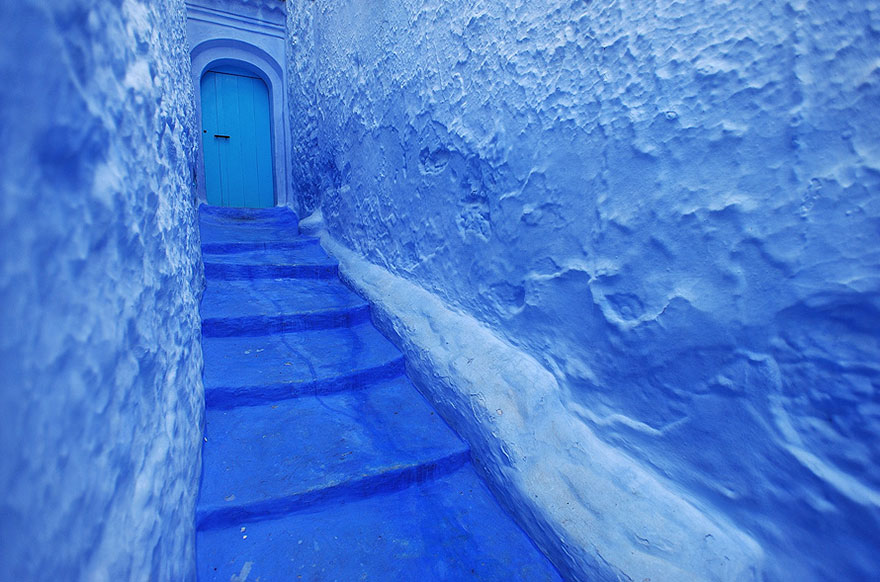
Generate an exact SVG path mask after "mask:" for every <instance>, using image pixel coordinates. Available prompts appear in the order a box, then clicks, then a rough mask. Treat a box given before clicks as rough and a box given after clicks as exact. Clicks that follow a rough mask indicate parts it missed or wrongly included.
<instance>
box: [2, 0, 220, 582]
mask: <svg viewBox="0 0 880 582" xmlns="http://www.w3.org/2000/svg"><path fill="white" fill-rule="evenodd" d="M0 22H3V23H4V25H5V26H4V29H5V30H4V39H3V42H2V43H0V74H2V78H3V79H4V87H3V89H2V90H0V184H2V189H0V191H2V196H0V248H2V249H3V256H2V259H0V302H2V305H3V307H2V310H0V329H2V333H0V366H2V368H0V409H2V410H3V421H2V422H0V457H2V458H0V488H2V491H3V495H2V499H0V538H2V540H3V543H2V545H0V579H3V580H157V581H158V580H186V579H194V572H195V568H194V549H195V548H194V546H195V543H194V540H195V537H194V514H195V495H196V491H197V486H198V476H199V471H200V445H201V425H202V414H203V413H202V406H203V404H202V403H203V391H202V385H201V349H200V343H199V342H200V333H199V326H198V323H199V320H198V312H197V304H198V298H199V294H200V289H201V282H202V275H201V266H200V259H199V252H198V239H197V231H196V227H195V212H194V206H193V204H194V202H193V190H192V169H193V166H192V164H193V160H194V153H195V151H194V146H195V141H194V139H195V137H196V135H195V129H194V112H193V106H192V86H191V81H190V75H189V60H188V54H187V52H186V42H185V33H184V9H183V2H182V1H175V0H166V1H162V2H146V1H144V2H137V1H134V0H123V1H121V2H113V3H111V2H99V3H95V2H90V1H87V0H69V1H60V2H42V1H38V0H29V1H23V2H2V3H0Z"/></svg>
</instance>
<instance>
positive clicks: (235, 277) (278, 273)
mask: <svg viewBox="0 0 880 582" xmlns="http://www.w3.org/2000/svg"><path fill="white" fill-rule="evenodd" d="M204 266H205V278H206V279H212V280H223V281H240V280H248V279H334V278H336V277H337V275H338V273H339V264H338V263H335V262H333V263H318V264H295V263H290V264H267V265H259V264H257V265H249V264H246V263H204Z"/></svg>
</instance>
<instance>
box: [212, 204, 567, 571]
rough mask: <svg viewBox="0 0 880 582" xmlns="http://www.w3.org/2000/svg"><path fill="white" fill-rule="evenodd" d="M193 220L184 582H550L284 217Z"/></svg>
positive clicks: (273, 213) (330, 271) (459, 447)
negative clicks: (201, 409) (200, 364)
mask: <svg viewBox="0 0 880 582" xmlns="http://www.w3.org/2000/svg"><path fill="white" fill-rule="evenodd" d="M199 217H200V226H201V234H202V252H203V258H204V263H205V274H206V277H207V279H208V285H207V289H206V290H205V296H204V298H203V300H202V306H201V311H202V335H203V349H204V355H205V389H206V398H205V399H206V404H207V420H206V429H205V437H206V439H207V440H206V442H205V443H204V448H203V471H202V483H201V489H200V492H199V504H198V509H197V516H196V520H197V528H198V535H197V559H198V571H199V579H200V580H202V581H203V582H206V581H209V580H222V581H223V582H228V581H230V580H236V581H238V582H242V581H248V580H249V581H251V582H257V581H261V582H272V581H277V580H297V581H298V580H305V581H319V580H320V581H332V580H338V581H340V582H349V581H355V580H381V581H393V580H401V581H409V580H420V581H423V582H427V581H430V580H450V581H457V580H493V581H495V580H497V581H511V580H529V581H543V580H560V577H559V575H558V573H557V572H556V570H555V569H554V568H553V566H552V565H551V564H550V563H549V562H548V561H547V559H546V558H545V557H544V556H543V555H542V554H541V553H540V552H538V550H537V549H536V548H535V547H534V545H533V544H532V543H531V541H530V540H529V538H528V537H527V536H526V535H525V534H524V533H523V531H522V530H520V529H519V527H518V526H517V525H516V524H515V523H514V522H513V521H512V520H511V519H510V517H509V516H507V515H506V514H505V513H504V512H503V511H502V510H501V508H500V507H499V505H498V503H497V502H496V501H495V498H494V497H493V496H492V494H491V493H490V492H489V490H488V489H487V488H486V486H485V484H484V483H483V482H482V481H481V480H480V478H479V477H478V476H477V475H476V473H475V472H474V469H473V467H472V466H471V463H470V457H469V451H468V447H467V445H466V444H465V443H464V442H463V441H462V440H461V439H460V438H458V436H457V435H456V434H455V433H454V432H452V430H450V428H449V427H448V426H447V425H446V424H445V423H444V421H443V420H442V419H441V418H440V417H439V416H438V415H437V414H436V413H435V412H434V411H433V410H432V409H431V406H430V405H429V404H428V402H427V401H426V400H425V399H424V398H423V397H422V396H421V395H420V394H419V393H418V392H417V391H416V390H415V389H414V388H413V386H412V385H411V384H410V382H409V380H408V379H407V378H406V375H405V373H404V362H403V357H402V355H401V354H400V352H399V351H398V350H397V348H395V347H394V346H393V345H392V344H391V343H390V342H389V341H388V340H387V339H385V338H384V337H383V336H382V335H381V334H380V333H379V332H378V331H377V330H376V329H375V328H374V327H373V325H372V323H370V318H369V306H368V305H367V304H366V303H365V302H364V301H363V300H362V299H361V298H360V297H358V296H357V295H355V294H354V293H352V292H351V291H349V290H348V289H347V288H346V287H345V286H344V285H343V284H342V283H341V282H340V281H339V279H338V277H337V271H336V262H335V261H334V260H333V259H332V258H330V257H329V256H327V255H326V253H324V251H323V250H322V249H321V247H320V245H318V243H317V240H315V239H310V238H308V237H300V236H297V232H298V231H297V220H296V216H295V215H294V214H293V213H292V212H291V211H290V210H287V209H262V210H250V209H230V208H216V207H211V206H202V207H201V209H200V214H199Z"/></svg>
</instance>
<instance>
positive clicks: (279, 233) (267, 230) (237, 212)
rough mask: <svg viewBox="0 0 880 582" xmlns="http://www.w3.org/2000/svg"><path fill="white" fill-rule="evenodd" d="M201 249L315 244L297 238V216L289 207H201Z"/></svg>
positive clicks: (255, 248) (218, 250)
mask: <svg viewBox="0 0 880 582" xmlns="http://www.w3.org/2000/svg"><path fill="white" fill-rule="evenodd" d="M199 231H200V235H201V243H202V252H205V253H226V252H240V251H246V250H257V249H265V248H283V249H295V248H300V247H302V246H309V245H316V244H317V243H318V241H317V239H315V238H312V237H298V236H297V234H298V232H299V228H298V219H297V216H296V214H295V213H294V212H292V211H291V210H290V209H289V208H260V209H252V208H219V207H216V206H208V205H205V204H203V205H202V206H200V207H199Z"/></svg>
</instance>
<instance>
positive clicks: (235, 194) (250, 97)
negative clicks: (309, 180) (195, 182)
mask: <svg viewBox="0 0 880 582" xmlns="http://www.w3.org/2000/svg"><path fill="white" fill-rule="evenodd" d="M200 85H201V106H202V107H201V109H202V152H203V155H204V161H205V190H206V197H207V201H208V204H214V205H217V206H237V207H248V208H268V207H271V206H274V205H275V190H274V185H273V182H274V180H273V163H272V144H271V140H272V138H271V130H270V121H269V118H270V102H269V90H268V87H267V86H266V83H265V82H263V80H262V79H261V78H259V77H258V76H256V75H255V74H254V73H252V72H250V71H248V70H246V69H242V68H236V67H233V66H228V65H227V66H218V67H213V68H212V69H210V70H208V71H207V72H205V74H204V75H203V76H202V79H201V83H200Z"/></svg>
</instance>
